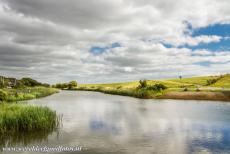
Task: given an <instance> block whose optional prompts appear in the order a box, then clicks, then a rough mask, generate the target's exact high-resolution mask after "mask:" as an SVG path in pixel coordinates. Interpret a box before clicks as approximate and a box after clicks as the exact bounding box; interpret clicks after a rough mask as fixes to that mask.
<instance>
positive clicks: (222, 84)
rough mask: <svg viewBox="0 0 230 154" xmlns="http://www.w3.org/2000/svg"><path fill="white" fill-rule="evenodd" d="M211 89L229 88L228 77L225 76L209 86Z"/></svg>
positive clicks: (229, 81) (229, 79)
mask: <svg viewBox="0 0 230 154" xmlns="http://www.w3.org/2000/svg"><path fill="white" fill-rule="evenodd" d="M211 86H213V87H223V88H230V75H225V76H223V77H222V78H220V79H219V80H218V81H217V82H216V83H214V84H213V85H211Z"/></svg>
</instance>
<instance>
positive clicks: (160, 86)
mask: <svg viewBox="0 0 230 154" xmlns="http://www.w3.org/2000/svg"><path fill="white" fill-rule="evenodd" d="M148 89H149V90H154V91H161V90H165V89H167V87H166V86H165V85H163V84H162V83H156V84H155V85H153V86H150V87H148Z"/></svg>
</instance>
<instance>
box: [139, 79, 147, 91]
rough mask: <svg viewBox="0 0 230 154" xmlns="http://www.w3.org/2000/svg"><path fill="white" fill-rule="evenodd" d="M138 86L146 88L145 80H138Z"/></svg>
mask: <svg viewBox="0 0 230 154" xmlns="http://www.w3.org/2000/svg"><path fill="white" fill-rule="evenodd" d="M138 88H139V89H142V88H147V81H146V80H140V81H139V86H138Z"/></svg>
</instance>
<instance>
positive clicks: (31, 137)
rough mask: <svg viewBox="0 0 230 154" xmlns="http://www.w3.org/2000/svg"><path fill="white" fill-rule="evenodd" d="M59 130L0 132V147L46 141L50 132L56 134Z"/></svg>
mask: <svg viewBox="0 0 230 154" xmlns="http://www.w3.org/2000/svg"><path fill="white" fill-rule="evenodd" d="M57 132H58V131H57V130H50V131H36V132H20V133H11V134H0V149H2V147H13V146H19V145H20V146H27V145H29V144H31V143H33V142H36V143H37V142H46V141H48V136H49V135H50V134H52V133H53V134H54V133H55V134H56V135H58V133H57Z"/></svg>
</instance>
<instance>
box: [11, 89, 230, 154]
mask: <svg viewBox="0 0 230 154" xmlns="http://www.w3.org/2000/svg"><path fill="white" fill-rule="evenodd" d="M29 104H35V105H42V106H48V107H50V108H51V109H53V110H56V111H57V113H58V114H61V115H63V119H62V120H63V121H62V127H61V128H60V129H59V130H58V131H54V132H51V133H49V134H44V135H39V134H37V133H36V132H34V135H28V138H27V139H26V141H27V142H26V143H25V142H24V140H25V138H26V137H24V138H22V139H21V138H20V139H21V140H23V141H21V142H20V139H18V140H17V141H16V142H15V146H37V145H39V146H48V147H54V146H57V145H62V146H83V150H82V151H81V152H75V153H80V154H81V153H85V154H88V153H89V154H99V153H102V154H108V153H110V154H153V153H159V154H187V153H216V154H220V153H226V154H227V153H230V104H228V103H223V102H211V101H187V100H186V101H184V100H143V99H136V98H131V97H123V96H115V95H107V94H102V93H97V92H78V91H76V92H75V91H62V92H61V93H59V94H55V95H52V96H49V97H46V98H42V99H37V100H31V101H29ZM36 134H37V135H36ZM31 136H32V137H31ZM33 136H40V138H36V137H33ZM41 138H43V139H41Z"/></svg>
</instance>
